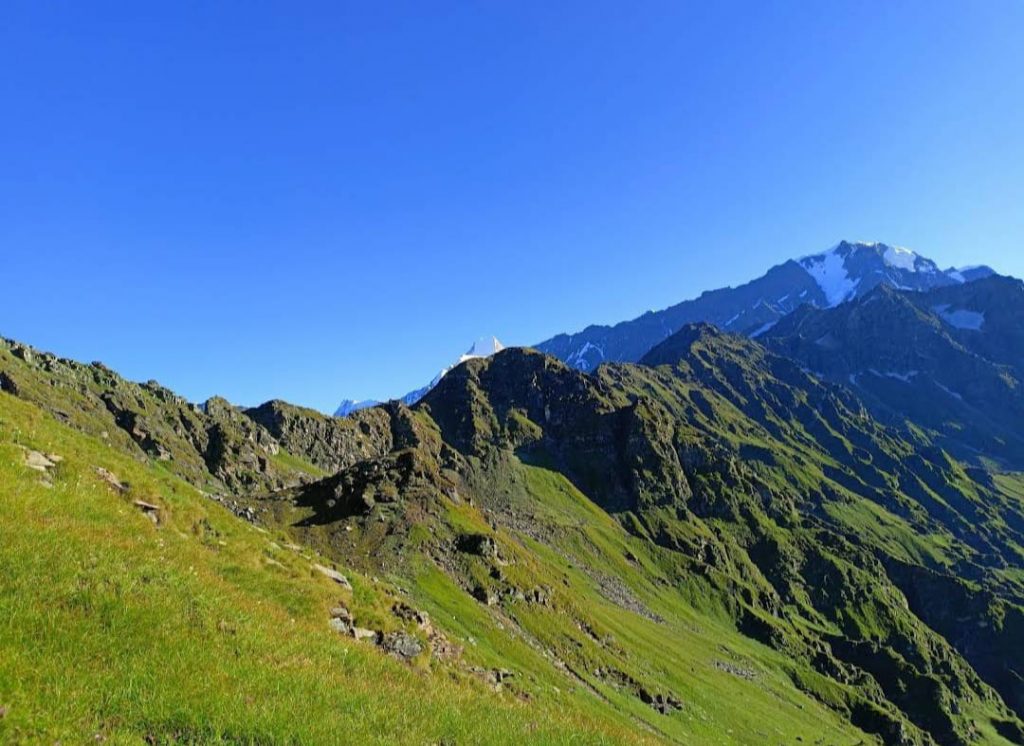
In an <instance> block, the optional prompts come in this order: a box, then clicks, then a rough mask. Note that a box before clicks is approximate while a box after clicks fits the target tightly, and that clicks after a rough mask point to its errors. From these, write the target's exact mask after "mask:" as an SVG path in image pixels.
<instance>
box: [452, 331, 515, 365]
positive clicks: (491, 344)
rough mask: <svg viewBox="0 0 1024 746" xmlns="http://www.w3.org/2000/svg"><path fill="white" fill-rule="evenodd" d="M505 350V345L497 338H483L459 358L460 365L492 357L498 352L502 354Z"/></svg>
mask: <svg viewBox="0 0 1024 746" xmlns="http://www.w3.org/2000/svg"><path fill="white" fill-rule="evenodd" d="M504 349H505V345H503V344H502V343H501V342H499V341H498V338H497V337H481V338H480V339H478V340H477V341H476V342H474V343H473V346H472V347H470V348H469V349H468V350H466V352H465V354H463V355H462V357H460V358H459V362H460V363H464V362H466V361H467V360H472V359H473V358H475V357H490V356H491V355H493V354H494V353H496V352H501V351H502V350H504Z"/></svg>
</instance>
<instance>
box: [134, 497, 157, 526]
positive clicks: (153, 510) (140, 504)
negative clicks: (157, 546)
mask: <svg viewBox="0 0 1024 746" xmlns="http://www.w3.org/2000/svg"><path fill="white" fill-rule="evenodd" d="M133 505H135V507H136V508H138V509H139V510H141V511H142V512H143V513H144V514H145V515H146V517H147V518H149V520H151V521H153V523H155V524H156V525H158V526H159V525H160V506H159V505H153V503H148V502H146V501H144V500H136V501H135V502H134V503H133Z"/></svg>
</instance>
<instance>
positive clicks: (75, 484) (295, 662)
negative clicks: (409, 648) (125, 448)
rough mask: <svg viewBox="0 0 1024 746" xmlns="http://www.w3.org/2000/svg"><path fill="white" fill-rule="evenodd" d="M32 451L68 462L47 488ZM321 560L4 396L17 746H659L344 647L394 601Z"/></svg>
mask: <svg viewBox="0 0 1024 746" xmlns="http://www.w3.org/2000/svg"><path fill="white" fill-rule="evenodd" d="M26 449H27V450H26ZM33 451H34V452H38V453H41V454H49V455H51V456H57V457H59V459H56V458H53V459H51V461H52V463H54V464H55V465H54V466H52V467H47V468H45V470H44V471H37V470H35V469H32V468H30V467H29V466H27V465H26V464H25V460H26V454H28V453H30V452H33ZM98 469H104V470H106V472H105V473H100V472H98ZM111 475H113V478H116V480H117V482H118V483H120V484H121V485H122V487H126V489H124V490H122V489H121V488H118V487H117V486H115V485H114V484H113V483H112V482H113V479H112V476H111ZM136 500H141V501H144V502H146V503H148V504H151V505H154V506H157V507H158V509H159V510H158V512H157V516H158V520H159V525H155V524H154V522H153V520H151V519H150V518H149V517H148V515H147V513H146V512H144V511H143V510H141V509H139V508H138V507H137V506H136V505H135V504H134V503H135V501H136ZM313 559H315V558H314V557H312V556H311V555H309V554H308V553H306V552H304V551H302V550H297V548H289V547H287V546H282V544H280V543H278V542H276V541H274V537H273V536H271V535H268V534H267V533H265V532H263V531H261V530H259V529H257V528H256V527H254V526H251V525H249V524H247V523H245V522H243V521H241V520H239V519H238V518H236V517H235V516H233V515H231V514H230V513H228V512H227V511H226V510H224V509H223V508H221V506H219V505H218V504H216V503H214V502H212V501H210V500H208V499H206V498H204V497H202V496H201V495H200V493H199V492H198V491H196V490H195V489H194V488H192V487H190V486H188V485H187V484H185V483H184V482H182V481H180V480H179V479H177V478H175V477H173V476H171V475H169V474H168V473H166V472H164V471H162V470H161V469H159V468H155V467H153V466H149V465H146V464H143V463H139V462H138V461H136V460H135V459H132V458H128V457H126V456H124V455H122V454H120V453H119V452H117V451H116V450H115V449H113V448H111V447H110V446H109V445H108V444H106V443H105V442H103V441H101V440H99V439H94V438H91V437H88V436H86V435H83V434H80V433H78V432H75V431H73V430H71V429H69V428H68V427H66V426H64V425H61V424H59V423H57V422H56V421H54V420H53V419H52V418H51V417H50V416H49V415H48V414H44V413H43V412H41V411H40V410H38V409H36V408H35V407H33V406H31V405H29V404H26V403H24V402H21V401H18V400H17V399H15V398H14V397H11V396H9V395H7V394H2V393H0V742H2V743H54V742H57V741H60V742H62V743H85V742H93V741H104V742H107V743H144V742H148V743H220V742H223V743H342V742H345V743H377V742H380V743H485V742H486V743H513V742H519V743H523V742H531V743H634V742H638V741H639V742H642V741H644V740H645V739H646V738H647V736H646V735H645V734H643V733H642V732H641V733H637V732H635V730H634V729H633V728H631V727H629V725H628V723H624V722H622V721H621V719H620V720H619V722H616V720H615V718H614V717H612V716H606V715H605V714H603V713H602V711H601V710H600V709H599V708H598V707H596V706H595V702H596V701H595V700H594V699H593V697H591V696H590V695H581V694H578V693H575V692H572V691H567V692H565V693H564V694H563V696H560V697H559V698H558V699H557V701H556V700H554V699H553V698H551V699H549V698H545V697H543V696H538V697H534V698H533V699H532V701H531V702H530V703H529V704H526V703H523V702H521V701H519V700H518V699H515V698H513V697H509V696H501V695H498V694H495V693H493V692H491V691H490V690H489V689H487V688H486V687H485V686H484V685H483V684H481V683H479V682H477V681H476V680H474V679H472V678H469V677H466V676H462V675H460V674H458V673H457V672H454V671H445V670H439V671H429V670H425V669H419V668H416V667H410V666H406V665H404V664H402V663H399V662H397V661H394V660H392V659H390V658H388V657H386V656H384V655H382V654H381V653H379V652H378V651H377V650H376V649H375V648H372V647H371V646H369V645H366V644H365V643H357V642H355V641H353V640H350V639H347V638H343V637H342V636H340V635H338V634H336V633H334V632H332V631H331V630H330V629H329V628H328V625H327V623H326V620H327V618H328V609H329V608H330V607H331V606H332V605H334V604H336V603H337V602H338V601H339V597H343V600H344V601H345V602H347V603H349V604H350V605H351V606H352V608H353V609H354V610H355V611H356V613H357V614H361V615H363V616H365V617H367V618H369V617H372V616H373V614H374V613H380V614H383V613H386V612H385V611H383V610H384V609H386V608H387V605H388V604H389V602H390V595H389V594H390V593H391V590H390V589H388V588H386V587H385V586H384V584H382V583H381V584H374V583H373V581H372V580H366V579H364V578H362V577H360V576H350V577H351V581H352V584H353V586H354V592H353V593H348V592H346V591H344V590H342V589H340V586H338V585H337V584H335V583H334V582H332V581H331V580H329V579H327V578H326V577H324V576H322V575H321V574H319V573H317V572H315V571H313V570H311V560H313ZM353 596H354V597H353Z"/></svg>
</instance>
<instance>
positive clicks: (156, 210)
mask: <svg viewBox="0 0 1024 746" xmlns="http://www.w3.org/2000/svg"><path fill="white" fill-rule="evenodd" d="M0 70H2V72H0V102H2V103H0V106H2V112H3V116H2V117H0V143H2V145H0V153H2V154H3V157H2V162H0V247H2V251H3V254H2V264H0V266H2V270H0V334H3V335H6V336H10V337H15V338H18V339H22V340H24V341H27V342H29V343H32V344H34V345H37V346H40V347H43V348H46V349H50V350H53V351H55V352H57V353H59V354H63V355H67V356H72V357H77V358H81V359H85V360H94V359H100V360H103V361H104V362H106V363H107V364H109V365H111V366H112V367H115V368H116V369H118V370H120V371H121V372H123V373H124V374H126V375H128V376H130V377H132V378H136V379H148V378H156V379H158V380H160V381H161V382H162V383H164V384H166V385H169V386H171V387H172V388H174V389H176V390H178V391H180V392H181V393H183V394H185V395H186V396H188V397H190V398H192V399H204V398H206V397H207V396H209V395H211V394H214V393H219V394H223V395H226V396H227V397H228V398H230V399H232V400H233V401H237V402H241V403H258V402H260V401H262V400H265V399H268V398H272V397H282V398H286V399H289V400H292V401H295V402H299V403H303V404H308V405H311V406H315V407H318V408H321V409H332V408H333V407H334V406H335V404H336V403H337V401H338V400H339V399H341V398H342V397H345V396H350V397H353V398H364V397H387V396H388V395H399V394H402V393H404V392H405V391H407V390H409V389H412V388H415V387H417V386H419V385H421V384H423V383H424V382H425V381H426V380H429V378H430V377H431V376H432V375H433V374H434V373H435V372H436V370H437V369H438V368H440V367H442V366H443V365H446V364H447V363H449V362H450V361H451V360H452V359H453V358H454V357H455V356H457V355H458V354H459V353H460V352H462V351H463V349H464V348H466V347H468V346H469V344H470V343H471V341H472V340H473V339H475V338H476V337H479V336H482V335H489V334H494V335H497V336H498V337H499V338H500V339H502V340H503V341H505V342H506V343H509V344H529V343H534V342H538V341H540V340H542V339H544V338H547V337H548V336H550V335H552V334H554V333H556V332H559V331H572V330H575V329H577V328H580V327H582V326H585V325H586V324H588V323H591V322H611V321H617V320H621V319H625V318H630V317H633V316H635V315H637V314H638V313H640V312H642V311H644V310H646V309H648V308H660V307H664V306H666V305H669V304H672V303H674V302H677V301H679V300H682V299H684V298H687V297H691V296H694V295H696V294H698V293H699V292H700V291H701V290H704V289H708V288H712V287H717V286H722V285H727V284H736V283H739V282H742V281H744V280H747V279H750V278H752V277H754V276H757V275H759V274H761V273H762V272H763V271H764V270H765V269H767V268H768V267H769V266H770V265H772V264H775V263H778V262H780V261H783V260H785V259H787V258H789V257H792V256H798V255H803V254H807V253H811V252H814V251H816V250H820V249H824V248H826V247H827V246H829V245H831V244H833V243H835V242H836V241H837V240H839V239H840V238H853V239H878V240H883V241H886V242H890V243H897V244H902V245H906V246H910V247H912V248H915V249H916V250H918V251H919V252H920V253H922V254H925V255H927V256H930V257H932V258H934V259H935V260H936V261H938V262H939V263H940V264H943V265H962V264H974V263H981V262H985V263H989V264H991V265H993V266H995V267H996V268H997V269H999V270H1000V271H1003V272H1006V273H1010V274H1015V275H1017V276H1024V250H1022V249H1024V240H1022V238H1024V73H1022V71H1024V2H1021V0H984V1H983V2H973V1H972V0H959V1H957V2H952V1H944V0H927V1H923V0H922V1H920V2H914V1H911V0H908V1H902V0H901V2H891V1H890V0H879V1H878V2H859V1H858V2H847V3H842V2H829V3H815V2H806V1H805V0H794V1H793V2H771V1H768V2H765V1H764V0H759V1H757V2H717V1H716V2H707V1H706V0H702V1H701V2H679V1H678V0H674V1H672V2H657V1H652V2H642V3H627V2H602V1H595V0H585V1H581V2H558V3H550V2H523V1H522V0H508V1H494V2H461V3H448V2H430V3H424V2H420V1H418V0H417V1H416V2H407V3H400V2H380V3H376V2H359V3H354V2H340V1H332V2H301V3H296V2H287V3H286V2H252V1H251V0H250V1H247V2H234V3H232V2H218V3H206V2H186V1H185V0H174V1H173V2H127V1H125V2H119V3H108V2H79V0H73V1H70V2H47V1H46V0H28V1H26V2H22V1H21V0H7V1H6V2H4V3H3V7H2V8H0Z"/></svg>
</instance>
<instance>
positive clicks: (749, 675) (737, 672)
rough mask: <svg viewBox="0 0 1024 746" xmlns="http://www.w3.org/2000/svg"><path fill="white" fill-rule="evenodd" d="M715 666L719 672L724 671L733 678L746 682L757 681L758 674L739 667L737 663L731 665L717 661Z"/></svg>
mask: <svg viewBox="0 0 1024 746" xmlns="http://www.w3.org/2000/svg"><path fill="white" fill-rule="evenodd" d="M713 665H714V667H715V668H717V669H718V670H719V671H724V672H725V673H729V674H732V675H733V676H736V677H737V678H740V679H744V680H746V681H754V680H755V679H757V672H756V671H754V670H753V669H750V668H744V667H743V666H737V665H736V664H735V663H730V662H729V661H721V660H716V661H715V662H714V664H713Z"/></svg>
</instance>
